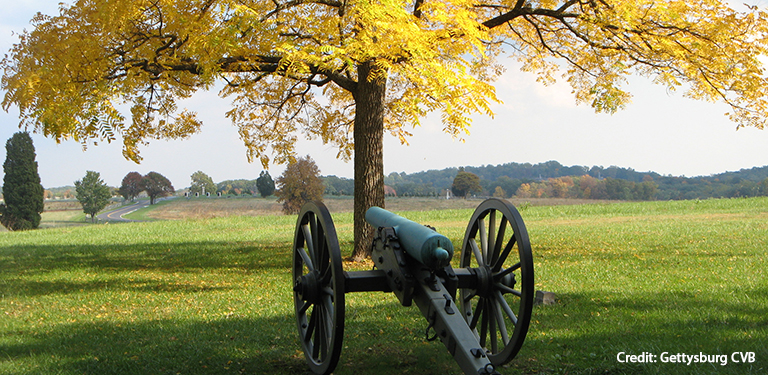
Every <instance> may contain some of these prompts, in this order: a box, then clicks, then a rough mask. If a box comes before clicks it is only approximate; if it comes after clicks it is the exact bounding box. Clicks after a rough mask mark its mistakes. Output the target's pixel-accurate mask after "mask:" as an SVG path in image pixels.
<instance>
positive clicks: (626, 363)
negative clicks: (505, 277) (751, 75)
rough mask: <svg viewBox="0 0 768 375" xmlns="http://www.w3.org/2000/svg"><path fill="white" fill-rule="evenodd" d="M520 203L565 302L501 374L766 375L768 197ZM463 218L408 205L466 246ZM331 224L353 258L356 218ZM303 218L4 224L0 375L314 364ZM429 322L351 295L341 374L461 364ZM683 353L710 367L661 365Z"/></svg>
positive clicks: (384, 299) (340, 217)
mask: <svg viewBox="0 0 768 375" xmlns="http://www.w3.org/2000/svg"><path fill="white" fill-rule="evenodd" d="M521 212H522V215H523V218H524V219H525V220H526V224H527V227H528V230H529V232H530V236H531V242H532V244H533V251H534V257H535V266H536V288H537V289H540V290H546V291H552V292H554V293H556V295H557V299H558V301H557V304H556V305H554V306H536V307H534V315H533V320H532V325H531V329H530V331H529V335H528V338H527V339H526V342H525V345H524V346H523V349H522V350H521V352H520V354H519V355H518V356H517V358H516V359H515V360H514V361H512V362H511V363H510V364H509V365H507V366H505V367H504V368H500V369H499V371H500V372H501V373H503V374H518V373H526V374H668V373H675V374H702V373H712V374H721V373H722V374H725V373H728V374H749V373H754V374H758V373H766V372H767V371H768V349H766V348H768V278H766V267H767V266H768V263H767V261H768V256H767V255H766V253H768V199H766V198H754V199H731V200H706V201H680V202H644V203H620V204H593V205H579V206H554V207H526V208H524V209H523V210H522V211H521ZM471 213H472V210H466V209H465V210H439V211H423V212H417V211H407V212H402V214H403V215H404V216H406V217H408V218H410V219H413V220H417V221H419V222H422V223H424V224H430V225H432V226H434V227H436V228H437V229H438V231H440V232H441V233H443V234H445V235H447V236H448V237H449V238H451V239H452V240H454V244H455V246H456V247H460V245H461V244H460V242H461V240H462V238H463V234H464V230H465V227H466V225H467V221H468V220H469V218H470V216H471ZM333 218H334V221H335V222H336V227H337V230H338V232H339V235H340V241H341V243H342V244H343V245H342V254H344V255H349V253H350V252H351V242H352V224H351V222H352V216H351V214H350V213H341V214H334V216H333ZM295 220H296V217H295V216H261V217H228V218H213V219H202V220H182V221H157V222H149V223H128V224H119V225H116V224H107V225H88V226H82V227H64V228H50V229H44V230H37V231H33V232H21V233H11V232H6V233H0V374H126V375H127V374H303V373H306V366H305V364H304V358H303V354H302V353H301V351H300V345H299V343H298V341H297V338H296V332H295V330H296V328H295V318H294V314H293V307H292V306H293V305H292V292H291V284H292V281H291V276H290V254H291V251H290V247H291V242H292V238H293V231H294V226H295ZM454 258H456V259H458V255H457V256H455V257H454ZM346 266H347V267H348V268H353V269H369V268H370V265H369V264H347V265H346ZM426 328H427V322H426V320H424V319H423V318H422V317H421V316H420V314H419V312H418V309H416V308H415V307H408V308H406V307H402V306H400V305H399V303H398V302H397V299H396V298H395V297H394V296H391V295H386V294H383V293H357V294H349V295H347V315H346V334H345V338H344V349H343V351H342V356H341V360H340V363H339V366H338V368H337V371H336V373H337V374H399V373H410V374H420V375H423V374H435V375H443V374H458V373H459V369H458V366H457V365H456V364H455V363H454V362H453V360H452V358H451V357H450V356H449V354H448V352H447V351H446V350H445V348H444V347H443V345H442V344H440V343H437V342H427V341H426V340H425V339H424V338H425V331H426ZM620 353H624V356H623V357H622V356H621V355H620ZM644 353H647V354H644ZM664 353H666V354H664ZM750 353H752V354H751V356H750ZM678 354H681V355H682V354H685V355H700V354H703V355H704V356H705V357H703V358H709V357H712V359H715V360H716V362H714V363H700V362H693V361H692V362H691V363H690V364H688V363H671V362H669V361H670V358H678V357H679V358H682V357H681V356H677V355H678ZM629 355H638V356H641V357H642V358H648V356H649V355H650V356H655V358H654V357H651V358H653V359H655V360H656V363H640V362H639V358H641V357H635V358H634V362H636V363H630V362H632V357H629ZM675 356H677V357H675ZM617 357H618V358H617ZM662 358H665V360H666V362H664V361H663V360H662ZM723 358H726V359H727V361H726V363H724V364H723V363H722V361H721V360H722V359H723ZM734 359H736V360H738V362H734ZM750 359H751V361H750ZM619 360H621V361H619ZM744 362H746V363H744Z"/></svg>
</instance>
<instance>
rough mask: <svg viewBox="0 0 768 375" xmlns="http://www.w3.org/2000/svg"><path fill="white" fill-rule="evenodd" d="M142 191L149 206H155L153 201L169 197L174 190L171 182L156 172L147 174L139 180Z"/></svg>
mask: <svg viewBox="0 0 768 375" xmlns="http://www.w3.org/2000/svg"><path fill="white" fill-rule="evenodd" d="M141 187H142V190H144V191H145V192H147V195H148V196H149V204H155V199H157V198H158V197H165V196H167V195H170V194H171V193H173V192H174V191H175V190H174V188H173V185H171V181H170V180H168V178H166V177H165V176H163V175H161V174H160V173H157V172H149V173H147V175H146V176H144V178H142V179H141Z"/></svg>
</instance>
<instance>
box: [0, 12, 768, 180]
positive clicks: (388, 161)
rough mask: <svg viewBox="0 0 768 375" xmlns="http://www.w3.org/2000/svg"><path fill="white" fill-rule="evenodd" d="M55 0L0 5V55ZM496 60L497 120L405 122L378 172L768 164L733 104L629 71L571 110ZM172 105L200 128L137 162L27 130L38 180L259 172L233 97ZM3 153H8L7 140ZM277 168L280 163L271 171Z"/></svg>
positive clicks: (2, 119) (117, 147)
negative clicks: (611, 97) (454, 133)
mask: <svg viewBox="0 0 768 375" xmlns="http://www.w3.org/2000/svg"><path fill="white" fill-rule="evenodd" d="M57 4H58V1H55V0H54V1H44V0H26V1H16V2H8V4H4V6H3V8H4V9H3V12H2V13H0V53H1V54H2V55H5V54H7V53H8V51H9V50H10V48H11V47H12V46H13V44H14V43H15V42H16V41H17V38H16V36H15V35H14V33H19V32H21V31H22V30H24V29H27V30H31V26H30V25H29V20H30V19H32V17H33V16H34V15H35V13H36V12H42V13H44V14H56V13H57V12H58V5H57ZM502 62H503V63H504V65H505V66H506V68H507V69H506V72H505V73H504V75H503V76H502V77H501V78H500V79H499V80H498V81H497V82H496V84H495V86H496V90H497V96H498V98H499V99H501V100H502V101H503V103H502V104H498V105H494V106H493V107H492V109H493V111H494V112H495V116H494V117H493V118H491V117H487V116H482V115H478V116H474V117H473V119H474V123H473V125H472V127H471V128H470V134H469V135H466V136H464V139H463V141H461V140H457V139H453V138H452V137H451V136H450V135H448V134H447V133H444V132H443V131H442V124H441V123H440V121H439V115H430V116H428V117H427V118H426V119H424V120H423V121H422V126H421V127H418V128H415V129H409V131H410V132H411V133H413V137H411V138H409V145H401V144H400V142H399V141H398V140H397V139H396V138H394V137H392V136H389V135H385V141H384V172H385V174H389V173H391V172H398V173H400V172H406V173H414V172H420V171H425V170H430V169H444V168H448V167H458V166H480V165H487V164H491V165H496V164H504V163H510V162H516V163H533V164H535V163H540V162H545V161H549V160H556V161H558V162H560V163H562V164H563V165H566V166H571V165H584V166H588V167H591V166H595V165H596V166H603V167H608V166H619V167H625V168H633V169H635V170H637V171H641V172H644V171H654V172H658V173H661V174H663V175H674V176H688V177H692V176H706V175H711V174H716V173H721V172H725V171H736V170H739V169H748V168H752V167H756V166H757V167H761V166H766V165H768V129H767V130H758V129H754V128H742V129H739V130H736V125H735V124H734V123H733V122H731V121H730V120H728V118H727V117H726V116H725V115H724V114H725V113H726V112H728V110H729V107H728V106H726V105H725V104H721V103H709V102H701V101H694V100H691V99H687V98H684V97H683V95H682V91H678V92H674V93H668V92H667V91H666V89H665V88H664V87H661V86H657V85H653V84H652V83H651V82H650V80H649V79H646V78H642V77H631V78H630V80H629V82H628V84H627V86H626V87H627V89H628V90H629V91H630V92H631V93H632V95H633V102H632V103H631V104H629V105H628V106H627V108H626V109H624V110H621V111H619V112H617V113H616V114H613V115H608V114H595V112H594V110H593V109H592V108H590V107H589V106H584V105H581V106H577V105H576V103H575V99H574V97H573V95H572V94H571V88H570V86H568V85H567V84H566V83H565V82H564V81H563V80H559V81H558V83H556V84H554V85H552V86H546V87H545V86H543V85H541V84H540V83H537V82H536V81H535V77H534V76H533V75H532V74H530V73H525V72H521V71H520V70H519V65H518V64H516V63H515V62H514V61H513V60H512V59H506V60H503V61H502ZM0 94H2V95H4V94H5V93H4V92H2V93H0ZM179 108H187V109H189V110H191V111H196V112H197V113H198V116H199V118H200V119H201V120H202V121H203V123H204V124H205V125H204V126H203V129H202V131H201V132H200V133H198V134H196V135H193V136H192V137H190V138H188V139H186V140H181V141H153V142H152V143H150V145H148V146H145V147H142V148H141V149H140V150H141V155H142V156H143V158H144V159H143V161H142V162H141V164H136V163H134V162H131V161H128V160H126V159H124V158H123V156H122V153H121V149H122V145H121V143H120V141H119V140H118V141H117V142H113V143H112V144H106V143H100V144H99V145H98V146H89V147H88V148H87V150H83V147H82V146H81V145H80V143H78V142H76V141H71V140H70V141H64V142H62V143H60V144H57V143H56V142H55V141H54V140H52V139H47V138H45V137H43V136H42V135H39V134H33V135H32V138H33V142H34V145H35V149H36V152H37V159H36V160H37V162H38V172H39V174H40V178H41V182H42V184H43V186H44V187H46V188H51V187H58V186H65V185H73V184H74V181H75V180H78V179H82V178H83V177H84V176H85V173H86V171H89V170H92V171H96V172H99V173H100V174H101V177H102V179H103V180H104V181H105V182H106V183H107V184H108V185H110V186H119V185H120V183H121V181H122V178H123V177H124V176H125V175H126V174H127V173H129V172H132V171H136V172H139V173H141V174H146V173H148V172H150V171H155V172H158V173H161V174H162V175H164V176H166V177H167V178H168V179H170V180H171V182H172V183H173V185H174V187H176V188H177V189H181V188H184V187H187V186H189V185H190V184H191V179H190V176H191V175H192V174H193V173H194V172H196V171H198V170H200V171H203V172H205V173H206V174H208V175H209V176H211V178H213V180H214V181H215V182H220V181H223V180H229V179H255V178H257V177H258V176H259V173H260V172H261V171H262V170H263V167H262V165H261V164H260V163H259V162H255V163H251V164H249V163H248V162H247V159H246V148H245V146H244V145H243V142H242V141H241V140H240V139H239V136H238V134H237V128H236V127H235V126H234V125H233V124H232V123H231V122H230V121H229V120H228V119H227V118H226V117H225V116H224V113H225V112H226V111H227V110H228V109H229V108H230V104H229V103H228V102H227V101H226V100H225V99H222V98H220V97H219V96H218V93H217V92H215V91H213V92H199V93H198V94H196V95H195V96H193V97H192V98H190V99H188V100H186V101H184V102H183V103H181V104H180V105H179ZM18 115H19V112H18V108H15V107H11V108H9V110H8V112H5V111H0V141H2V140H7V139H8V138H10V137H11V136H12V135H13V133H15V132H17V131H19V128H18V123H19V121H18ZM297 152H298V154H299V155H300V156H303V155H310V156H311V157H312V158H313V159H314V160H315V162H316V163H317V165H318V167H319V168H320V171H321V173H322V174H323V175H336V176H340V177H348V178H351V177H352V176H353V164H352V162H351V161H350V162H344V161H342V160H338V159H336V153H337V152H336V149H334V148H333V147H330V146H326V145H323V144H322V143H321V141H319V140H315V141H304V140H302V141H300V142H299V143H298V146H297ZM0 160H5V147H4V143H0ZM283 170H284V166H281V165H271V166H270V167H269V173H270V174H271V175H272V176H273V177H276V176H279V175H280V174H281V173H282V172H283Z"/></svg>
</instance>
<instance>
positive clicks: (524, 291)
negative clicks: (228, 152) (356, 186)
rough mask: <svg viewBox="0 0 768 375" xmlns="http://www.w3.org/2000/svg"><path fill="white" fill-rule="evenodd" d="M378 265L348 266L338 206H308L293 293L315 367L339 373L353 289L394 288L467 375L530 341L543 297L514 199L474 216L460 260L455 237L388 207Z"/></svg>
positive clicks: (378, 214)
mask: <svg viewBox="0 0 768 375" xmlns="http://www.w3.org/2000/svg"><path fill="white" fill-rule="evenodd" d="M366 221H367V222H368V223H369V224H371V225H372V226H373V227H374V228H376V235H375V238H374V240H373V243H372V244H371V246H372V256H371V257H372V259H373V262H374V269H373V270H370V271H344V270H343V269H342V264H341V253H340V248H339V243H338V238H337V236H336V229H335V227H334V225H333V220H332V218H331V215H330V213H329V212H328V209H327V208H326V207H325V205H323V204H322V203H319V202H309V203H307V204H305V205H304V207H303V208H302V210H301V212H300V214H299V218H298V221H297V223H296V231H295V236H294V244H293V262H292V272H293V280H294V285H293V291H294V293H293V295H294V305H295V313H296V323H297V328H298V332H299V340H300V342H301V345H302V349H303V351H304V354H305V358H306V361H307V364H308V365H309V368H310V369H311V370H312V372H313V373H315V374H330V373H331V372H333V370H334V368H335V367H336V364H337V363H338V360H339V357H340V354H341V348H342V339H343V337H344V311H345V300H344V296H345V294H346V293H353V292H391V293H393V294H395V296H397V298H398V300H399V301H400V303H401V304H402V305H403V306H411V305H412V304H413V303H415V304H416V306H417V307H418V308H419V310H420V311H421V313H422V315H423V316H424V317H425V319H426V324H427V334H428V335H430V332H431V336H432V337H428V338H427V339H428V340H435V339H440V340H441V342H442V343H443V344H444V345H445V347H446V348H447V349H448V351H449V352H450V353H451V355H452V356H453V358H454V359H455V361H456V363H457V364H458V365H459V367H460V368H461V369H462V371H464V373H465V374H473V375H476V374H498V372H497V368H499V367H500V366H501V365H503V364H505V363H507V362H509V361H511V360H512V359H513V358H514V357H515V355H517V353H518V351H519V350H520V348H521V347H522V345H523V341H524V340H525V336H526V333H527V331H528V326H529V323H530V319H531V309H532V306H533V301H534V271H533V258H532V255H531V245H530V242H529V239H528V233H527V231H526V229H525V225H524V223H523V220H522V218H521V216H520V214H519V212H518V211H517V209H515V207H514V206H512V204H510V203H509V202H507V201H505V200H500V199H488V200H486V201H484V202H483V203H481V204H480V205H479V206H478V207H477V209H476V210H475V212H474V214H473V215H472V217H471V219H470V221H469V224H468V226H467V230H466V232H465V235H464V240H463V241H462V244H461V248H460V251H461V253H460V259H459V266H458V267H457V268H454V267H452V266H451V259H452V258H453V253H454V247H453V243H452V242H451V241H450V240H449V239H448V238H447V237H445V236H443V235H441V234H439V233H438V232H437V231H435V230H434V229H432V228H430V227H427V226H424V225H422V224H419V223H415V222H413V221H410V220H407V219H405V218H403V217H400V216H398V215H395V214H393V213H390V212H388V211H386V210H384V209H382V208H379V207H372V208H371V209H369V210H368V212H366Z"/></svg>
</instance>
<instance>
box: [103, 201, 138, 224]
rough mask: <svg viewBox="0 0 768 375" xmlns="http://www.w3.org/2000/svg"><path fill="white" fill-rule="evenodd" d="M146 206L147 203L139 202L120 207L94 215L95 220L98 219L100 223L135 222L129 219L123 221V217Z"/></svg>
mask: <svg viewBox="0 0 768 375" xmlns="http://www.w3.org/2000/svg"><path fill="white" fill-rule="evenodd" d="M147 206H149V201H148V200H141V201H138V202H136V203H134V204H132V205H129V206H125V207H120V208H118V209H116V210H113V211H109V212H105V213H103V214H100V215H96V218H97V219H99V220H100V221H136V220H131V219H125V218H123V215H127V214H129V213H131V212H133V211H136V210H138V209H140V208H144V207H147Z"/></svg>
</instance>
